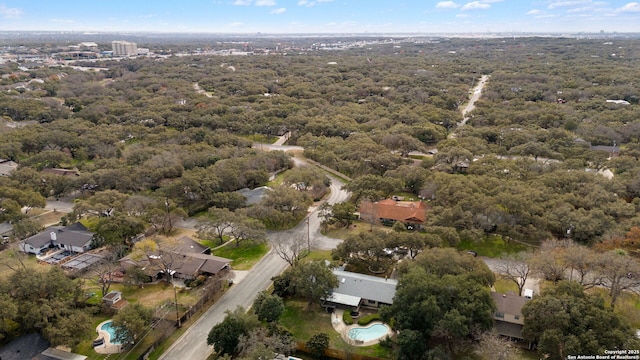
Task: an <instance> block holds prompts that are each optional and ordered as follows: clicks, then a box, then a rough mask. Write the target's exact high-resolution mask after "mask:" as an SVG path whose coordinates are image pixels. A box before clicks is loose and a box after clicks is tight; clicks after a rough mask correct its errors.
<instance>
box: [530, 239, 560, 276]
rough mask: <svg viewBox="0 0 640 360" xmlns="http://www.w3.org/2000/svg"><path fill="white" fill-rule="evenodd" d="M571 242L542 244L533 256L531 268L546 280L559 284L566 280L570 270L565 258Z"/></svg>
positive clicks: (555, 241) (557, 241) (552, 241)
mask: <svg viewBox="0 0 640 360" xmlns="http://www.w3.org/2000/svg"><path fill="white" fill-rule="evenodd" d="M569 244H570V241H565V240H547V241H545V242H543V243H542V246H540V249H539V250H538V251H537V252H536V253H535V254H533V256H531V261H530V263H529V266H530V267H531V268H532V270H534V271H535V272H537V273H539V274H540V275H542V276H543V277H544V278H545V279H547V280H551V281H553V282H558V281H560V280H563V279H565V278H566V274H567V271H568V270H569V269H570V266H569V263H568V261H567V258H566V256H565V252H566V249H567V247H569Z"/></svg>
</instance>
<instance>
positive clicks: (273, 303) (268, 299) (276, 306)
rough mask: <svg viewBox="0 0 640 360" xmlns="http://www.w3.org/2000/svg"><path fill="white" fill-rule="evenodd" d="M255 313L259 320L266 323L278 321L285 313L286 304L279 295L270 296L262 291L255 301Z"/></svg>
mask: <svg viewBox="0 0 640 360" xmlns="http://www.w3.org/2000/svg"><path fill="white" fill-rule="evenodd" d="M252 308H253V312H254V313H255V314H256V315H257V316H258V320H260V321H266V322H274V321H278V319H279V318H280V315H282V313H283V312H284V302H283V301H282V298H281V297H280V296H278V295H271V294H268V293H267V292H266V291H261V292H260V293H258V296H257V297H256V299H255V300H254V301H253V306H252Z"/></svg>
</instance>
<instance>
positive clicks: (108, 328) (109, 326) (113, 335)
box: [100, 321, 120, 345]
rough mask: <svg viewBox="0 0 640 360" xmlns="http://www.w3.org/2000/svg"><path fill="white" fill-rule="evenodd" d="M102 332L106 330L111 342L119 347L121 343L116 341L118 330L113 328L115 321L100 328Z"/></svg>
mask: <svg viewBox="0 0 640 360" xmlns="http://www.w3.org/2000/svg"><path fill="white" fill-rule="evenodd" d="M100 330H104V331H106V332H108V333H109V342H110V343H112V344H116V345H119V344H120V342H119V341H116V329H115V328H114V327H113V321H109V322H106V323H104V324H102V326H100Z"/></svg>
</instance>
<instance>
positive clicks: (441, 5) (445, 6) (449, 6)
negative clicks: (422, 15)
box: [436, 1, 460, 9]
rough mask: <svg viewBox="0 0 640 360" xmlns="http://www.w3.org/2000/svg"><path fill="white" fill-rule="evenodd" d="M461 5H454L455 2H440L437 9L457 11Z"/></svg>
mask: <svg viewBox="0 0 640 360" xmlns="http://www.w3.org/2000/svg"><path fill="white" fill-rule="evenodd" d="M459 6H460V5H458V4H456V3H454V2H453V1H440V2H439V3H437V4H436V9H456V8H458V7H459Z"/></svg>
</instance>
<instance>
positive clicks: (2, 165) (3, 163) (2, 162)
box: [0, 159, 18, 176]
mask: <svg viewBox="0 0 640 360" xmlns="http://www.w3.org/2000/svg"><path fill="white" fill-rule="evenodd" d="M17 168H18V164H16V163H15V162H14V161H11V160H7V159H0V176H9V175H10V174H11V173H12V172H13V171H15V169H17Z"/></svg>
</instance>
